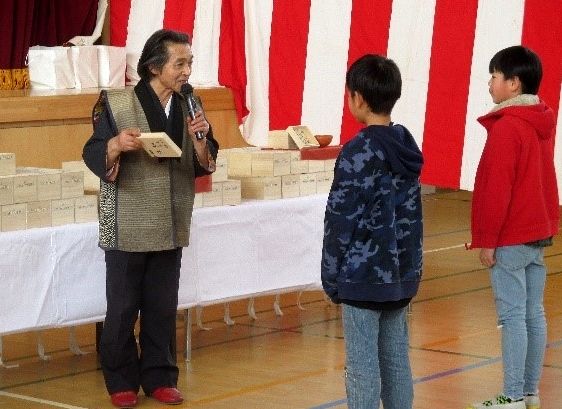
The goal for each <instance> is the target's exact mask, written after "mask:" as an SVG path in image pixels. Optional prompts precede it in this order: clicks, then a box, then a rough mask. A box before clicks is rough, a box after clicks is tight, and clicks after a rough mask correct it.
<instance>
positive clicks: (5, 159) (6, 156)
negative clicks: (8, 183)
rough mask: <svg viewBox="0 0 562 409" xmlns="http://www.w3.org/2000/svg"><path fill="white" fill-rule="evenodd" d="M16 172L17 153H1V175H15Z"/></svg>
mask: <svg viewBox="0 0 562 409" xmlns="http://www.w3.org/2000/svg"><path fill="white" fill-rule="evenodd" d="M15 173H16V154H15V153H8V152H5V153H0V176H7V175H14V174H15Z"/></svg>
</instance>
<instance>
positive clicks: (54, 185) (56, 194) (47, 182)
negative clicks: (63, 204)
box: [16, 167, 61, 201]
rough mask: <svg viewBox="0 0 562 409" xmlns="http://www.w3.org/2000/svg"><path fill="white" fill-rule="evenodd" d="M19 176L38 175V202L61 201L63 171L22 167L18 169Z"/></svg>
mask: <svg viewBox="0 0 562 409" xmlns="http://www.w3.org/2000/svg"><path fill="white" fill-rule="evenodd" d="M16 171H17V173H18V174H28V175H36V177H37V199H36V200H37V201H42V200H51V199H60V197H61V177H60V174H61V170H60V169H50V168H35V167H21V168H17V169H16Z"/></svg>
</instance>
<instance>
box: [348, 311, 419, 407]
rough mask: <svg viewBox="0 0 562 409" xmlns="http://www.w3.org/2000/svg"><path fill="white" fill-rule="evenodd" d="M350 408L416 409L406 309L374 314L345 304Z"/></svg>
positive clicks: (374, 312)
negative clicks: (413, 404)
mask: <svg viewBox="0 0 562 409" xmlns="http://www.w3.org/2000/svg"><path fill="white" fill-rule="evenodd" d="M343 329H344V337H345V351H346V370H345V372H346V373H345V386H346V392H347V406H348V407H349V408H350V409H378V408H379V405H380V400H381V399H382V402H383V406H384V408H385V409H409V408H411V407H412V401H413V398H414V387H413V381H412V371H411V369H410V360H409V357H408V327H407V323H406V308H401V309H399V310H389V311H373V310H366V309H361V308H356V307H352V306H349V305H346V304H344V305H343Z"/></svg>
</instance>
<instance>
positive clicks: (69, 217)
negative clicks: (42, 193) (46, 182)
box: [51, 199, 74, 226]
mask: <svg viewBox="0 0 562 409" xmlns="http://www.w3.org/2000/svg"><path fill="white" fill-rule="evenodd" d="M71 223H74V199H60V200H52V201H51V224H52V225H53V226H61V225H63V224H71Z"/></svg>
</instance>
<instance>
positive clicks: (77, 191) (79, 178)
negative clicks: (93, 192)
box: [60, 170, 84, 199]
mask: <svg viewBox="0 0 562 409" xmlns="http://www.w3.org/2000/svg"><path fill="white" fill-rule="evenodd" d="M83 195H84V172H83V171H81V170H78V171H69V172H62V173H61V196H60V197H61V199H70V198H72V197H80V196H83Z"/></svg>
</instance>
